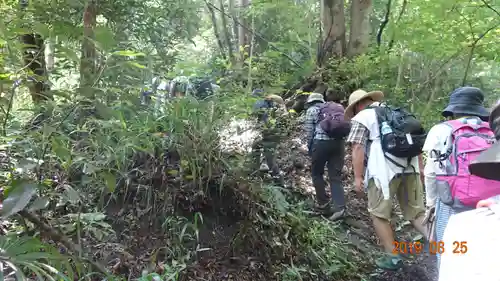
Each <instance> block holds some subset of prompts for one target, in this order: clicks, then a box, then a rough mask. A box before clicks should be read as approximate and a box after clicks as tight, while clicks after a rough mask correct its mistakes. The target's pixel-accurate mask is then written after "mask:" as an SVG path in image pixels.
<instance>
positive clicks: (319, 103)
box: [304, 93, 351, 220]
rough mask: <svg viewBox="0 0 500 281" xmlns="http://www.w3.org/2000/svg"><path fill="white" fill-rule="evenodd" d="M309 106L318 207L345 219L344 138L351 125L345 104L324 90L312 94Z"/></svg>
mask: <svg viewBox="0 0 500 281" xmlns="http://www.w3.org/2000/svg"><path fill="white" fill-rule="evenodd" d="M306 106H308V109H307V112H306V118H305V121H304V126H305V131H306V136H307V140H308V146H309V147H308V148H309V155H310V156H311V176H312V181H313V185H314V188H315V190H316V200H317V205H316V210H317V212H318V213H319V214H321V215H323V216H326V217H328V218H329V219H330V220H337V219H341V218H343V217H344V215H345V205H346V199H345V195H344V187H343V185H342V169H343V167H344V155H345V152H344V139H345V137H346V136H347V135H348V134H349V131H350V127H351V126H350V123H349V122H348V121H345V120H344V107H343V106H342V105H341V104H339V103H335V102H333V101H329V102H325V99H324V97H323V94H321V93H312V94H310V95H309V97H308V99H307V102H306ZM325 166H327V168H328V179H329V185H330V190H331V202H330V200H329V199H328V197H327V194H326V186H327V184H326V182H325V179H324V178H323V175H324V173H325Z"/></svg>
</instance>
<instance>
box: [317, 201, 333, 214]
mask: <svg viewBox="0 0 500 281" xmlns="http://www.w3.org/2000/svg"><path fill="white" fill-rule="evenodd" d="M315 209H316V212H317V213H319V214H320V215H322V216H331V215H332V214H333V213H334V212H335V210H333V208H332V205H330V202H328V203H325V204H318V205H316V207H315Z"/></svg>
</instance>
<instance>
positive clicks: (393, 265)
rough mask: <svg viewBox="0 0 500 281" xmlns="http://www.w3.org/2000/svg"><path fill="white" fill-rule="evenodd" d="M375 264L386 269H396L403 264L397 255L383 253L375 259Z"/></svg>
mask: <svg viewBox="0 0 500 281" xmlns="http://www.w3.org/2000/svg"><path fill="white" fill-rule="evenodd" d="M375 264H376V265H377V266H378V267H379V268H381V269H386V270H398V269H400V268H401V267H402V266H403V260H402V259H401V257H400V256H399V255H394V254H387V253H386V254H385V255H383V256H382V257H380V258H378V259H377V260H375Z"/></svg>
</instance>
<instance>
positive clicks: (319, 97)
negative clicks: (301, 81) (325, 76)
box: [306, 93, 325, 103]
mask: <svg viewBox="0 0 500 281" xmlns="http://www.w3.org/2000/svg"><path fill="white" fill-rule="evenodd" d="M314 101H320V102H325V98H324V97H323V94H320V93H312V94H310V95H309V97H308V98H307V101H306V103H311V102H314Z"/></svg>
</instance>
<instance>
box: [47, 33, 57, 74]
mask: <svg viewBox="0 0 500 281" xmlns="http://www.w3.org/2000/svg"><path fill="white" fill-rule="evenodd" d="M45 64H46V68H47V72H51V71H52V70H54V64H55V59H54V42H53V38H47V40H45Z"/></svg>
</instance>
